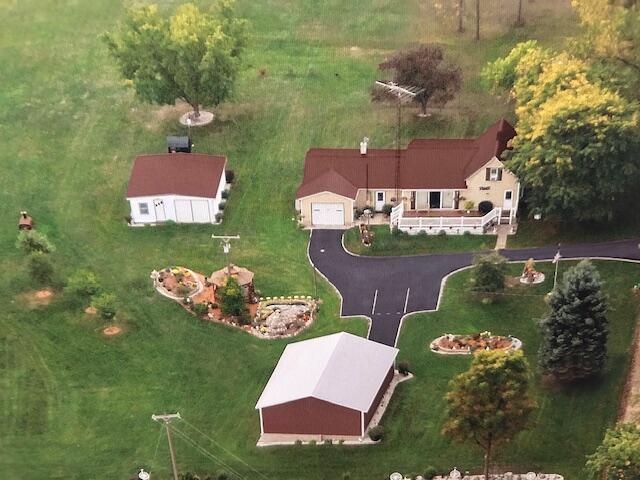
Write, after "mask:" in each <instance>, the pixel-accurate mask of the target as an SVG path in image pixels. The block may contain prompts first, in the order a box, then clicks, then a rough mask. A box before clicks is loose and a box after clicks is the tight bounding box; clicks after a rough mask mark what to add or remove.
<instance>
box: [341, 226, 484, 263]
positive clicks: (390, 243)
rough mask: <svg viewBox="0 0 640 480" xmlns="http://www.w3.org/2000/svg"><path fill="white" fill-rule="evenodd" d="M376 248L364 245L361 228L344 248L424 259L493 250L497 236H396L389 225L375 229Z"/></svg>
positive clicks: (346, 240)
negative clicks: (420, 256)
mask: <svg viewBox="0 0 640 480" xmlns="http://www.w3.org/2000/svg"><path fill="white" fill-rule="evenodd" d="M371 229H372V231H373V233H374V236H373V244H372V245H371V246H370V247H365V246H364V245H363V244H362V242H361V241H360V231H359V229H358V228H351V229H349V230H347V231H346V232H345V234H344V246H345V248H346V249H347V250H348V251H350V252H351V253H355V254H358V255H371V256H385V255H420V254H424V253H444V252H469V251H483V250H491V249H493V247H494V246H495V244H496V236H495V235H404V234H396V235H394V234H393V233H391V230H389V226H388V225H375V226H372V227H371Z"/></svg>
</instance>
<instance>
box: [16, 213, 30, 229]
mask: <svg viewBox="0 0 640 480" xmlns="http://www.w3.org/2000/svg"><path fill="white" fill-rule="evenodd" d="M32 228H33V218H31V217H30V216H29V214H28V213H27V212H26V210H23V211H21V212H20V218H19V219H18V230H31V229H32Z"/></svg>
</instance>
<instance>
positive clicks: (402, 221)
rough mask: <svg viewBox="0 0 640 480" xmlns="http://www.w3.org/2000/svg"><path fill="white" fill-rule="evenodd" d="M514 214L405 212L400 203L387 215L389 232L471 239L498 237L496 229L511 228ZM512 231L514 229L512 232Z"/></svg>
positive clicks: (458, 211) (501, 211) (438, 211)
mask: <svg viewBox="0 0 640 480" xmlns="http://www.w3.org/2000/svg"><path fill="white" fill-rule="evenodd" d="M514 223H515V218H514V212H512V211H506V212H505V211H503V210H502V209H501V208H500V207H497V208H494V209H493V210H491V211H490V212H489V213H486V214H483V213H481V212H479V211H477V210H472V211H467V210H440V209H433V210H405V208H404V204H402V203H400V204H398V205H397V206H395V207H394V208H393V210H392V211H391V215H390V222H389V226H390V228H392V229H393V228H398V229H399V230H401V231H403V232H406V233H408V234H410V235H416V234H418V233H425V234H427V235H438V234H442V233H443V232H444V234H448V235H461V234H465V233H469V234H473V235H486V234H497V226H498V225H501V224H508V225H513V226H514V227H515V225H514ZM513 231H515V228H513Z"/></svg>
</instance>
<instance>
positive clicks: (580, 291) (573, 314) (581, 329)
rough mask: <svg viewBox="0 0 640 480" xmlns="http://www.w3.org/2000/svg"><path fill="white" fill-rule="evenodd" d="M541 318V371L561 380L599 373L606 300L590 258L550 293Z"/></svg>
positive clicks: (605, 330)
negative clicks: (545, 313) (549, 309)
mask: <svg viewBox="0 0 640 480" xmlns="http://www.w3.org/2000/svg"><path fill="white" fill-rule="evenodd" d="M547 303H548V304H549V307H550V308H551V311H550V312H549V314H548V315H547V316H546V317H545V318H544V319H543V320H542V322H541V328H542V336H543V339H542V345H541V346H540V351H539V355H538V362H539V366H540V369H541V371H542V373H544V374H547V375H553V376H554V377H555V378H557V379H558V380H561V381H572V380H580V379H585V378H589V377H592V376H594V375H597V374H599V373H600V372H601V371H602V370H603V368H604V365H605V361H606V358H607V333H608V322H607V317H606V312H607V300H606V297H605V294H604V293H603V292H602V282H601V281H600V275H599V274H598V271H597V270H596V268H595V267H594V266H593V265H592V264H591V263H590V262H589V261H587V260H583V261H582V262H580V263H579V264H578V265H577V266H575V267H573V268H572V269H570V270H569V271H568V272H566V273H565V274H564V276H563V279H562V284H561V285H559V286H558V287H556V289H555V290H554V291H553V292H551V293H550V295H549V297H548V299H547Z"/></svg>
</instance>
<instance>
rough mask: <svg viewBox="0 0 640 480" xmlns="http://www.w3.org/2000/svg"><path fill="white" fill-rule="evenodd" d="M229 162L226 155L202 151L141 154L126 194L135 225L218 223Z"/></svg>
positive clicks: (134, 167)
mask: <svg viewBox="0 0 640 480" xmlns="http://www.w3.org/2000/svg"><path fill="white" fill-rule="evenodd" d="M226 164H227V158H226V157H224V156H218V155H205V154H200V153H165V154H159V155H139V156H138V157H136V160H135V162H134V164H133V169H132V170H131V176H130V178H129V185H128V188H127V195H126V198H127V201H128V202H129V206H130V208H131V225H151V224H157V223H162V222H166V221H167V220H172V221H174V222H177V223H217V221H216V214H217V213H218V212H219V211H220V202H221V201H223V200H222V192H223V191H224V189H225V185H226V183H227V180H226V176H225V167H226Z"/></svg>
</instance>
